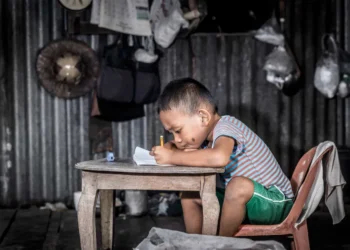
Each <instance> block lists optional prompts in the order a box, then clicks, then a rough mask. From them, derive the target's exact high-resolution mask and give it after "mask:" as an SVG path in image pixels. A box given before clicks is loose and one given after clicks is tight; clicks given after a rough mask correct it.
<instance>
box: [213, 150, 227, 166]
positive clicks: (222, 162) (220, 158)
mask: <svg viewBox="0 0 350 250" xmlns="http://www.w3.org/2000/svg"><path fill="white" fill-rule="evenodd" d="M229 162H230V156H227V155H226V154H223V153H221V152H217V153H216V157H215V166H216V167H218V168H221V167H225V166H226V165H227V164H229Z"/></svg>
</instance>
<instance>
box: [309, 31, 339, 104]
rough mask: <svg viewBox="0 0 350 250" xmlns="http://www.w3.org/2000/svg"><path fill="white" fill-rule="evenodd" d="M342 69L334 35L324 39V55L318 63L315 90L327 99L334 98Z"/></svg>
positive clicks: (325, 36)
mask: <svg viewBox="0 0 350 250" xmlns="http://www.w3.org/2000/svg"><path fill="white" fill-rule="evenodd" d="M339 81H340V68H339V56H338V47H337V44H336V41H335V39H334V37H333V35H329V34H327V35H324V36H323V37H322V55H321V56H320V58H319V59H318V61H317V64H316V70H315V75H314V85H315V88H316V89H317V90H318V91H320V92H321V93H322V94H323V95H324V96H326V97H327V98H333V97H334V96H335V94H336V93H337V90H338V85H339Z"/></svg>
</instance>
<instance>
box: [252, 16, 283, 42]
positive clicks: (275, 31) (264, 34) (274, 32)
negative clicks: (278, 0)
mask: <svg viewBox="0 0 350 250" xmlns="http://www.w3.org/2000/svg"><path fill="white" fill-rule="evenodd" d="M254 37H255V38H256V39H258V40H259V41H261V42H265V43H269V44H272V45H276V46H283V45H284V43H285V39H284V35H283V33H282V31H281V29H280V27H279V25H278V23H277V19H276V17H275V15H272V17H271V18H270V19H269V20H267V22H266V23H264V24H263V25H262V26H261V27H260V29H258V30H257V31H256V33H255V35H254Z"/></svg>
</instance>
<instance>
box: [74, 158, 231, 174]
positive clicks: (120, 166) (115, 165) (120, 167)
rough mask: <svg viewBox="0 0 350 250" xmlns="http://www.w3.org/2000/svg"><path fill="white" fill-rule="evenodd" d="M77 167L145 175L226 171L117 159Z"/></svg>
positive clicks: (80, 163)
mask: <svg viewBox="0 0 350 250" xmlns="http://www.w3.org/2000/svg"><path fill="white" fill-rule="evenodd" d="M75 167H76V168H77V169H81V170H85V171H96V172H116V173H144V174H147V173H148V174H212V173H223V172H224V171H225V168H208V167H202V168H200V167H186V166H147V165H143V166H138V165H137V164H136V163H135V162H134V161H133V160H132V159H116V160H115V161H113V162H109V161H107V160H106V158H103V159H99V160H92V161H83V162H79V163H77V164H76V165H75Z"/></svg>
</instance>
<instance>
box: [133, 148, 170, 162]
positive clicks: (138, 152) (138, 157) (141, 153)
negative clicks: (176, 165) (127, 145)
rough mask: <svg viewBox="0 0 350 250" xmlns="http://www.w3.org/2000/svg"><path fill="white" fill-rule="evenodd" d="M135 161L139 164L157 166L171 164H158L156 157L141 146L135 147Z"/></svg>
mask: <svg viewBox="0 0 350 250" xmlns="http://www.w3.org/2000/svg"><path fill="white" fill-rule="evenodd" d="M133 159H134V161H135V162H136V164H137V165H139V166H141V165H156V166H171V165H162V164H158V163H157V162H156V160H155V159H154V157H153V156H152V155H150V154H149V151H148V150H146V149H143V148H140V147H136V148H135V153H134V156H133Z"/></svg>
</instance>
